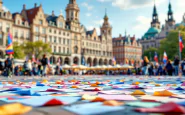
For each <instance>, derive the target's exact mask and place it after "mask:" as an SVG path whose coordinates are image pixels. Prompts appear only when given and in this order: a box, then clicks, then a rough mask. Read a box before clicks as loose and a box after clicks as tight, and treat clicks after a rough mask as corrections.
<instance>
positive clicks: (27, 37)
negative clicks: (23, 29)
mask: <svg viewBox="0 0 185 115" xmlns="http://www.w3.org/2000/svg"><path fill="white" fill-rule="evenodd" d="M26 39H27V40H29V39H30V33H29V32H27V33H26Z"/></svg>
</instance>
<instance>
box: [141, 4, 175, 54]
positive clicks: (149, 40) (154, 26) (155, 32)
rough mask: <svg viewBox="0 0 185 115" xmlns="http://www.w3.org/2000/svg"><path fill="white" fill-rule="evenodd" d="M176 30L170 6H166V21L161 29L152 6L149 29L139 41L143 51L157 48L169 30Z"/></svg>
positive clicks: (155, 10)
mask: <svg viewBox="0 0 185 115" xmlns="http://www.w3.org/2000/svg"><path fill="white" fill-rule="evenodd" d="M175 28H176V23H175V20H174V16H173V11H172V5H171V3H169V5H168V13H167V20H165V24H164V25H163V26H162V28H161V24H160V21H159V17H158V13H157V8H156V5H155V4H154V8H153V15H152V22H151V27H150V28H149V29H148V31H147V32H146V33H145V34H144V36H143V37H142V38H141V39H140V40H139V41H140V43H141V44H142V47H143V48H142V49H143V51H145V50H147V49H148V48H150V47H155V48H158V47H159V46H160V41H161V40H162V39H164V38H166V36H167V35H168V33H169V32H170V31H171V30H174V29H175Z"/></svg>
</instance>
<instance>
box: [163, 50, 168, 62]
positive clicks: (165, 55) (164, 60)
mask: <svg viewBox="0 0 185 115" xmlns="http://www.w3.org/2000/svg"><path fill="white" fill-rule="evenodd" d="M167 60H168V57H167V54H166V52H164V56H163V63H164V64H166V62H167Z"/></svg>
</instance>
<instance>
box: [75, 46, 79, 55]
mask: <svg viewBox="0 0 185 115" xmlns="http://www.w3.org/2000/svg"><path fill="white" fill-rule="evenodd" d="M74 53H76V54H77V53H78V47H77V46H75V47H74Z"/></svg>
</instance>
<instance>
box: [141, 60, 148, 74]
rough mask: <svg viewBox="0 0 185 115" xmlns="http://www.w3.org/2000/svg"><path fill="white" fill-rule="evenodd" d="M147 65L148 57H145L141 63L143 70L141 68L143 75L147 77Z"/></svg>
mask: <svg viewBox="0 0 185 115" xmlns="http://www.w3.org/2000/svg"><path fill="white" fill-rule="evenodd" d="M148 64H149V60H148V57H147V56H145V57H144V61H143V68H142V70H143V74H144V75H147V74H148Z"/></svg>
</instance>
